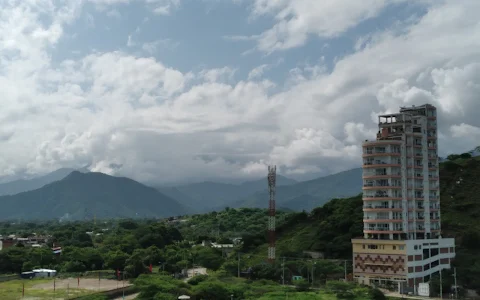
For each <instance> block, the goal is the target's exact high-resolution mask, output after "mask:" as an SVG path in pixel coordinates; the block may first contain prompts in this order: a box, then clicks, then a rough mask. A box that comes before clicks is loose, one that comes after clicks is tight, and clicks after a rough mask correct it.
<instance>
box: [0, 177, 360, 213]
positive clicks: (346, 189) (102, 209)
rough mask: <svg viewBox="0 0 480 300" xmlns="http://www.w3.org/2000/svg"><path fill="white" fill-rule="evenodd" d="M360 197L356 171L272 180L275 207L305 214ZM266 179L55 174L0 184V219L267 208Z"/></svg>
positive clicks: (358, 179) (358, 178)
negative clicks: (152, 183) (152, 182)
mask: <svg viewBox="0 0 480 300" xmlns="http://www.w3.org/2000/svg"><path fill="white" fill-rule="evenodd" d="M360 192H361V169H353V170H349V171H345V172H341V173H338V174H334V175H330V176H326V177H321V178H317V179H314V180H309V181H303V182H297V181H296V180H293V179H290V178H287V177H285V176H282V175H277V193H276V200H277V208H278V209H287V210H296V211H300V210H310V209H311V208H313V207H316V206H321V205H323V204H324V203H325V202H326V201H328V200H329V199H332V198H338V197H348V196H352V195H356V194H358V193H360ZM268 199H269V196H268V183H267V180H266V178H262V179H258V180H252V181H247V182H243V183H238V184H231V183H218V182H211V181H207V182H200V183H193V184H186V185H180V186H173V187H158V188H152V187H149V186H146V185H144V184H141V183H139V182H136V181H134V180H132V179H128V178H125V177H114V176H109V175H106V174H102V173H90V172H88V170H85V169H82V170H79V171H77V170H73V169H59V170H57V171H54V172H52V173H49V174H46V175H44V176H40V177H37V178H33V179H29V180H15V181H12V182H9V183H3V184H0V202H1V203H2V210H1V211H0V219H52V218H55V219H58V218H61V219H72V220H78V219H85V218H93V217H94V216H96V217H97V218H116V217H121V218H132V217H169V216H175V215H184V214H198V213H205V212H210V211H214V210H221V209H223V208H225V207H258V208H263V207H267V206H268Z"/></svg>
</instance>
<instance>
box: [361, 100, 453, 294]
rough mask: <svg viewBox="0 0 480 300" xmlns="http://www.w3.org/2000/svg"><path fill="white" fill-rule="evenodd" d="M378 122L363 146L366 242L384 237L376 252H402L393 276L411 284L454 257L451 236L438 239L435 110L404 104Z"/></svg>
mask: <svg viewBox="0 0 480 300" xmlns="http://www.w3.org/2000/svg"><path fill="white" fill-rule="evenodd" d="M378 126H379V131H378V134H377V138H376V140H373V141H365V142H364V143H363V145H362V146H363V211H364V217H363V219H364V220H363V222H364V240H365V241H371V240H378V241H379V242H380V241H383V242H381V243H380V244H381V245H383V246H381V247H383V248H384V249H376V252H375V253H377V252H378V251H380V252H385V251H389V250H388V249H390V251H391V252H392V251H393V252H392V253H391V254H394V255H400V256H402V257H403V258H402V259H400V260H403V261H404V263H405V264H404V269H405V270H404V272H403V271H401V270H400V269H399V270H397V271H398V272H397V271H395V272H394V273H395V274H394V275H395V276H396V279H395V280H396V281H397V282H398V278H399V277H398V276H397V275H398V274H399V272H400V273H402V272H403V273H402V274H403V275H402V276H400V277H401V278H403V280H404V281H405V282H407V283H408V285H409V286H410V285H411V284H410V283H411V282H412V280H410V279H414V280H413V282H414V284H416V283H417V281H419V282H425V281H428V280H429V278H430V276H431V274H433V273H435V272H438V270H439V269H442V268H450V260H451V259H452V258H453V257H454V256H455V241H454V239H442V238H441V224H440V180H439V161H438V148H437V111H436V108H435V107H434V106H432V105H429V104H425V105H422V106H413V107H402V108H401V109H400V111H399V112H398V113H393V114H386V115H380V116H379V117H378ZM360 241H361V240H359V239H356V240H355V242H354V244H357V247H354V252H355V251H360V252H362V253H363V254H362V255H360V256H358V258H359V259H360V260H361V258H362V257H364V256H365V255H364V254H368V251H363V249H366V250H368V248H365V247H363V246H362V245H361V244H362V243H361V242H360ZM388 241H405V245H404V246H403V247H402V251H400V250H399V249H398V246H393V245H394V244H392V243H388ZM352 242H353V241H352ZM370 244H371V243H370V242H368V243H366V245H370ZM385 245H387V247H386V248H385ZM388 245H392V246H391V247H390V246H388ZM368 247H370V246H368ZM415 247H416V248H415ZM419 247H420V248H422V249H428V251H430V252H431V251H433V254H434V255H432V253H430V252H428V253H427V252H424V250H418V248H419ZM403 248H404V249H403ZM355 249H357V250H355ZM440 249H442V250H441V251H442V253H440ZM445 249H448V251H447V252H445V251H446V250H445ZM370 250H371V249H370ZM383 250H384V251H383ZM403 250H405V251H403ZM437 252H438V253H437ZM429 253H430V254H429ZM420 256H421V258H420ZM354 257H355V253H354ZM412 257H413V258H414V260H413V261H411V260H410V259H412ZM364 258H365V257H364ZM417 259H418V260H417ZM381 260H382V259H380V258H379V261H381ZM440 260H441V262H442V263H441V262H440ZM359 262H360V263H362V261H359ZM363 263H365V259H363ZM378 265H379V266H380V263H378ZM420 265H421V268H420ZM354 269H355V268H354ZM360 269H365V266H364V267H362V268H360ZM360 269H358V270H360ZM374 269H376V270H381V268H374ZM373 273H376V272H373ZM380 273H381V271H380ZM380 273H379V274H380ZM387 273H388V272H387ZM370 275H372V276H373V277H375V274H370ZM370 275H369V278H370V277H372V276H370ZM380 275H381V274H380ZM383 275H385V274H383ZM383 275H382V276H383ZM382 276H380V277H381V278H382V280H386V279H388V278H384V277H385V276H383V277H382ZM373 277H372V278H373ZM380 277H379V278H380ZM387 277H389V276H387Z"/></svg>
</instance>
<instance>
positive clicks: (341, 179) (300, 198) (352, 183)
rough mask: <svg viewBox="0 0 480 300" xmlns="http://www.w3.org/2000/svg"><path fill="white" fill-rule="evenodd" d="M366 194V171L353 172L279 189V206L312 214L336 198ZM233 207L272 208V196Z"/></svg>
mask: <svg viewBox="0 0 480 300" xmlns="http://www.w3.org/2000/svg"><path fill="white" fill-rule="evenodd" d="M361 191H362V169H361V168H357V169H352V170H348V171H344V172H340V173H337V174H333V175H329V176H325V177H320V178H317V179H313V180H309V181H303V182H298V183H296V184H291V185H288V186H278V187H277V189H276V196H275V200H276V204H277V206H281V207H284V208H289V209H292V210H296V211H301V210H311V209H312V208H314V207H317V206H322V205H323V204H325V202H327V201H329V200H330V199H332V198H344V197H351V196H354V195H358V194H359V193H361ZM230 206H231V207H258V208H266V207H267V206H268V192H267V190H266V189H265V190H264V191H260V192H256V193H254V194H252V195H249V196H247V197H245V198H243V199H241V200H239V201H237V202H235V203H233V204H231V205H230Z"/></svg>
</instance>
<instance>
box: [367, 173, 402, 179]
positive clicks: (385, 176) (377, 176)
mask: <svg viewBox="0 0 480 300" xmlns="http://www.w3.org/2000/svg"><path fill="white" fill-rule="evenodd" d="M401 177H402V175H401V174H363V176H362V178H364V179H388V178H401Z"/></svg>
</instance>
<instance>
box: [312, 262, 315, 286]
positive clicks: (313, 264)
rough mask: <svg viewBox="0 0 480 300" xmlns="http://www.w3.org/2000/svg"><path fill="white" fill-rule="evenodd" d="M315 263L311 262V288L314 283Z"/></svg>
mask: <svg viewBox="0 0 480 300" xmlns="http://www.w3.org/2000/svg"><path fill="white" fill-rule="evenodd" d="M314 271H315V262H312V287H313V285H314V283H315V272H314Z"/></svg>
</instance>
